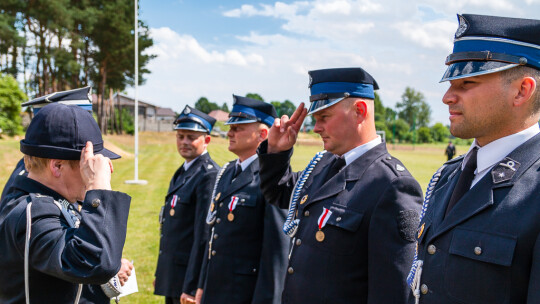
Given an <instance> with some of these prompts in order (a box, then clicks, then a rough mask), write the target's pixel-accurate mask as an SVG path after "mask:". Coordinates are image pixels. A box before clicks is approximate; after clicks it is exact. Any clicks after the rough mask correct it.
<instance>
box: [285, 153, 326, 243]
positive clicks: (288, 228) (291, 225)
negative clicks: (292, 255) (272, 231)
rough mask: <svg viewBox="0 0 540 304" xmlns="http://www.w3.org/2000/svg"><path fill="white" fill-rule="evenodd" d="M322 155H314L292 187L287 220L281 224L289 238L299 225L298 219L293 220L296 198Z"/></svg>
mask: <svg viewBox="0 0 540 304" xmlns="http://www.w3.org/2000/svg"><path fill="white" fill-rule="evenodd" d="M324 153H326V150H325V151H321V152H318V153H317V154H315V156H314V157H313V159H312V160H311V161H310V162H309V164H308V165H307V167H306V169H304V171H302V173H301V174H300V178H298V180H297V181H296V184H295V185H294V190H293V192H292V195H291V198H290V201H289V212H288V213H287V220H286V221H285V224H283V232H285V234H286V235H288V236H289V237H291V238H292V237H293V236H294V235H295V234H296V229H297V228H298V224H299V223H300V220H299V219H295V212H296V205H297V202H298V197H299V196H300V192H301V191H302V188H303V187H304V183H305V182H306V180H307V179H308V177H309V175H310V174H311V172H312V171H313V169H314V168H315V165H317V163H318V162H319V161H320V160H321V158H322V157H323V155H324Z"/></svg>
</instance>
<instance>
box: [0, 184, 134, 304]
mask: <svg viewBox="0 0 540 304" xmlns="http://www.w3.org/2000/svg"><path fill="white" fill-rule="evenodd" d="M14 187H15V188H16V191H19V192H22V194H20V195H14V197H15V196H16V197H17V198H13V199H10V200H8V201H7V202H3V208H2V210H1V211H0V302H1V303H24V302H25V296H24V271H23V270H24V246H25V233H26V209H27V203H30V202H32V207H31V212H32V234H31V238H30V280H29V281H30V300H31V303H73V301H74V299H75V295H76V292H77V289H78V283H82V284H97V285H99V284H103V283H105V282H107V281H108V280H109V279H110V278H111V277H113V276H114V275H115V274H116V273H117V272H118V270H119V269H120V265H121V263H120V260H121V257H122V248H123V246H124V241H125V237H126V227H127V218H128V212H129V205H130V200H131V198H130V197H129V196H128V195H126V194H124V193H120V192H114V191H107V190H92V191H88V192H87V193H86V197H85V199H84V202H83V208H82V214H83V219H82V220H81V222H80V226H79V228H71V227H70V225H69V224H68V221H67V220H66V217H65V215H64V213H63V212H62V211H61V210H60V209H59V208H58V207H57V205H56V204H55V203H54V201H57V202H61V201H65V200H64V199H63V198H62V197H61V196H60V195H59V194H58V193H56V192H55V191H53V190H51V189H49V188H47V187H45V186H44V185H42V184H40V183H38V182H36V181H34V180H32V179H29V178H27V177H25V176H17V177H16V178H15V184H14ZM8 198H9V197H7V199H8Z"/></svg>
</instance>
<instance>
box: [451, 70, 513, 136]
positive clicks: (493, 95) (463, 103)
mask: <svg viewBox="0 0 540 304" xmlns="http://www.w3.org/2000/svg"><path fill="white" fill-rule="evenodd" d="M506 87H507V85H506V84H505V83H504V81H503V80H502V79H501V77H500V73H492V74H487V75H481V76H475V77H468V78H463V79H456V80H451V81H450V87H449V88H448V90H447V91H446V94H444V97H443V102H444V103H445V104H446V105H448V110H449V113H450V132H451V133H452V135H454V136H456V137H460V138H476V139H477V141H478V143H479V144H480V145H486V144H488V143H490V142H492V141H493V140H496V139H498V138H500V137H502V136H501V134H505V128H506V126H507V122H508V121H510V120H511V119H512V113H511V112H510V110H511V103H512V102H511V100H512V99H511V96H510V90H507V89H506Z"/></svg>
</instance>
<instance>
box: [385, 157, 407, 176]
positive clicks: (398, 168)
mask: <svg viewBox="0 0 540 304" xmlns="http://www.w3.org/2000/svg"><path fill="white" fill-rule="evenodd" d="M382 162H383V163H384V164H386V165H387V166H388V168H390V170H392V171H393V172H394V174H396V175H397V176H411V173H410V172H409V170H407V168H405V165H403V163H402V162H401V161H400V160H399V159H397V158H395V157H392V156H391V155H390V154H387V155H386V156H384V157H383V158H382Z"/></svg>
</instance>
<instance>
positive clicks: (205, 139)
mask: <svg viewBox="0 0 540 304" xmlns="http://www.w3.org/2000/svg"><path fill="white" fill-rule="evenodd" d="M210 139H212V137H211V136H210V135H206V137H205V138H204V143H205V144H207V145H208V144H209V143H210Z"/></svg>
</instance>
